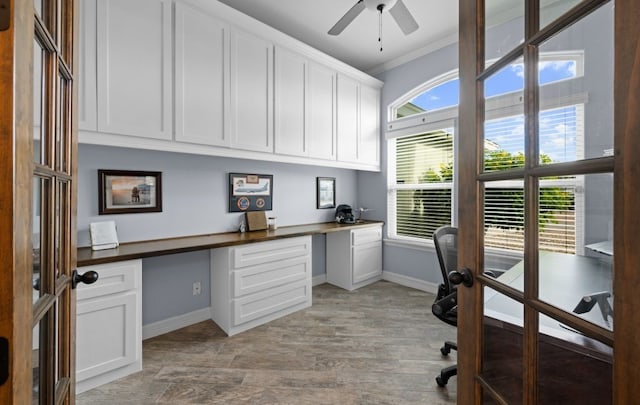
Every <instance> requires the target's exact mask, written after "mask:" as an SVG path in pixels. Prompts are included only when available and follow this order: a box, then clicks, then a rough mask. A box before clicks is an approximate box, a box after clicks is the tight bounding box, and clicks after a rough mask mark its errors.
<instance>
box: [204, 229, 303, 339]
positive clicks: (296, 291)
mask: <svg viewBox="0 0 640 405" xmlns="http://www.w3.org/2000/svg"><path fill="white" fill-rule="evenodd" d="M310 306H311V237H310V236H302V237H297V238H287V239H281V240H274V241H268V242H259V243H253V244H248V245H240V246H231V247H225V248H218V249H212V250H211V318H212V319H213V321H214V322H215V323H217V324H218V326H220V328H222V330H224V331H225V332H226V333H227V334H228V335H229V336H231V335H235V334H236V333H239V332H242V331H245V330H247V329H250V328H253V327H255V326H258V325H261V324H263V323H266V322H269V321H271V320H274V319H277V318H280V317H282V316H284V315H288V314H290V313H293V312H295V311H298V310H300V309H303V308H307V307H310Z"/></svg>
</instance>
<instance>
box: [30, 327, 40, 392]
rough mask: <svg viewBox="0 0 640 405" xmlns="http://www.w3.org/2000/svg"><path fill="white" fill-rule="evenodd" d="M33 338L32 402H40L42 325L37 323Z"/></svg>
mask: <svg viewBox="0 0 640 405" xmlns="http://www.w3.org/2000/svg"><path fill="white" fill-rule="evenodd" d="M32 336H33V337H32V340H31V342H32V343H31V367H32V376H33V382H32V390H31V391H32V401H31V402H32V403H33V404H39V403H40V380H41V378H40V377H41V376H40V373H41V368H40V359H41V355H40V325H39V324H38V325H36V327H35V328H33V335H32Z"/></svg>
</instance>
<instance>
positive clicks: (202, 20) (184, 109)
mask: <svg viewBox="0 0 640 405" xmlns="http://www.w3.org/2000/svg"><path fill="white" fill-rule="evenodd" d="M228 35H229V30H228V26H227V25H226V24H224V23H223V22H221V21H219V20H217V19H215V18H213V17H211V16H209V15H208V14H205V13H203V12H201V11H200V10H197V9H194V8H192V7H189V6H187V5H185V4H182V3H176V4H175V61H174V72H175V117H174V119H175V137H176V141H181V142H192V143H197V144H203V145H214V146H229V143H230V142H229V138H228V137H227V136H226V134H225V127H226V126H225V122H224V120H225V115H224V113H225V97H228V95H229V91H228V87H226V86H227V84H228V80H226V79H227V76H228V73H229V72H228V69H227V66H228V60H229V55H228V47H227V46H226V45H225V41H226V40H228Z"/></svg>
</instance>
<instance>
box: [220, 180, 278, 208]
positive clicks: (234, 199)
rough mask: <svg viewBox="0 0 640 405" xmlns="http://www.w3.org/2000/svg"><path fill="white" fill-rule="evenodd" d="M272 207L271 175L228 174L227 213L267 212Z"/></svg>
mask: <svg viewBox="0 0 640 405" xmlns="http://www.w3.org/2000/svg"><path fill="white" fill-rule="evenodd" d="M272 207H273V175H271V174H247V173H229V212H245V211H269V210H271V209H272Z"/></svg>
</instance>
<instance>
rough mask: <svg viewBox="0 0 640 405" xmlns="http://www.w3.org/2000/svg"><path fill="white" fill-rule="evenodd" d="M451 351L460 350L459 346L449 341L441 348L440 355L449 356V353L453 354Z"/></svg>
mask: <svg viewBox="0 0 640 405" xmlns="http://www.w3.org/2000/svg"><path fill="white" fill-rule="evenodd" d="M451 349H453V350H458V344H457V343H455V342H451V341H449V340H447V341H446V342H444V346H442V347H441V348H440V353H442V355H443V356H448V355H449V353H451Z"/></svg>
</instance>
